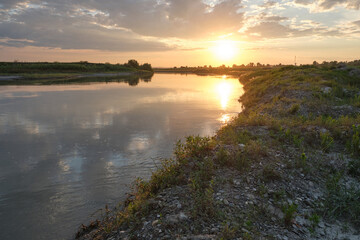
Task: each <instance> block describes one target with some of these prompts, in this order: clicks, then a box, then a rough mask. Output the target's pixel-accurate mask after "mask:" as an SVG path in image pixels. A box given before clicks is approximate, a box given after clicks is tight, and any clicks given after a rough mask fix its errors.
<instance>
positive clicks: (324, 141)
mask: <svg viewBox="0 0 360 240" xmlns="http://www.w3.org/2000/svg"><path fill="white" fill-rule="evenodd" d="M320 139H321V148H322V150H323V151H324V152H328V151H329V149H330V148H331V147H332V145H333V144H334V139H333V138H332V137H331V136H330V134H329V133H328V132H324V133H323V132H321V133H320Z"/></svg>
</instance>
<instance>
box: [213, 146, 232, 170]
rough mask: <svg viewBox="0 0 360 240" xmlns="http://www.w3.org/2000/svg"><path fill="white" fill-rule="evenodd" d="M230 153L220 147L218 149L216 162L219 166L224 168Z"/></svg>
mask: <svg viewBox="0 0 360 240" xmlns="http://www.w3.org/2000/svg"><path fill="white" fill-rule="evenodd" d="M229 157H230V153H229V152H228V151H227V150H226V149H225V148H224V147H223V146H221V147H220V149H219V150H218V151H217V152H216V162H217V163H218V164H220V165H221V166H225V165H227V164H228V162H229Z"/></svg>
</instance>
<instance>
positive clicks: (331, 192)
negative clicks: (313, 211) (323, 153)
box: [324, 172, 360, 225]
mask: <svg viewBox="0 0 360 240" xmlns="http://www.w3.org/2000/svg"><path fill="white" fill-rule="evenodd" d="M342 176H343V174H342V173H340V172H337V173H335V174H333V175H332V176H331V177H329V179H328V180H327V184H326V188H327V193H326V196H325V202H324V214H325V216H328V217H334V218H339V217H343V218H346V219H349V220H350V221H352V222H353V223H355V224H357V225H359V224H360V219H359V216H360V201H359V199H360V190H359V188H357V187H355V186H354V185H350V186H348V185H346V184H342V183H341V179H342Z"/></svg>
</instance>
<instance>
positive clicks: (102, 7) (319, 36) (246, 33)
mask: <svg viewBox="0 0 360 240" xmlns="http://www.w3.org/2000/svg"><path fill="white" fill-rule="evenodd" d="M224 52H226V54H222V53H224ZM295 56H296V62H297V63H298V64H307V63H312V62H313V61H318V62H322V61H332V60H337V61H351V60H355V59H360V0H277V1H273V0H266V1H262V0H252V1H250V0H46V1H42V0H29V1H24V0H0V61H49V62H52V61H64V62H73V61H89V62H110V63H124V62H127V60H128V59H136V60H138V61H139V62H140V63H144V62H148V63H151V64H152V66H155V67H173V66H203V65H212V66H218V65H221V64H225V65H232V64H247V63H249V62H255V63H257V62H260V63H269V64H278V63H282V64H294V62H295Z"/></svg>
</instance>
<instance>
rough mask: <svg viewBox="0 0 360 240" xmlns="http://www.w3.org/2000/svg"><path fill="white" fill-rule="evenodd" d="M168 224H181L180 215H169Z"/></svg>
mask: <svg viewBox="0 0 360 240" xmlns="http://www.w3.org/2000/svg"><path fill="white" fill-rule="evenodd" d="M166 222H167V223H168V224H172V225H173V224H177V223H178V222H179V218H178V215H169V216H167V217H166Z"/></svg>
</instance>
